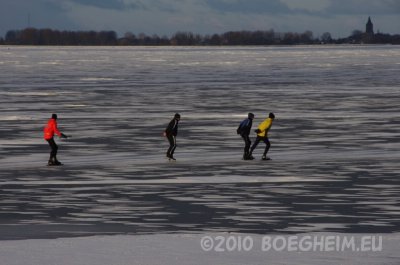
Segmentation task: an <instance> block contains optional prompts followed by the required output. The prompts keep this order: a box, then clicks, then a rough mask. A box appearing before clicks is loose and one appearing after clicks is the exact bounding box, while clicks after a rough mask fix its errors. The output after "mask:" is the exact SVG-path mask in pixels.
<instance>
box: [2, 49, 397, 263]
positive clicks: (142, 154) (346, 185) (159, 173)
mask: <svg viewBox="0 0 400 265" xmlns="http://www.w3.org/2000/svg"><path fill="white" fill-rule="evenodd" d="M399 57H400V48H399V47H396V46H337V47H332V46H324V47H321V46H319V47H307V46H304V47H157V48H155V47H153V48H147V47H14V46H13V47H4V46H3V47H0V139H1V140H0V187H1V189H0V196H1V197H0V199H1V200H0V239H2V240H5V239H7V240H13V239H20V240H24V241H19V242H15V244H16V245H15V246H19V245H18V244H22V245H20V246H23V247H22V248H25V247H26V248H27V249H28V250H29V247H30V246H29V244H31V243H30V242H33V241H25V240H26V239H37V238H40V239H46V238H48V239H49V238H59V237H78V236H87V235H90V236H96V235H97V236H99V235H120V234H129V235H136V236H137V235H138V234H150V237H149V238H145V240H149V242H151V243H149V244H145V243H143V244H144V245H145V246H147V247H149V246H151V245H152V244H153V243H152V240H158V239H159V238H158V237H157V235H159V234H161V233H179V234H180V235H187V234H192V233H207V232H239V233H255V234H270V233H315V232H340V233H347V234H349V233H388V234H389V235H390V234H391V233H398V232H399V230H400V229H399V227H400V219H399V207H398V205H399V204H400V198H399V194H400V193H399V191H400V183H399V178H398V177H399V172H400V166H399V161H400V152H399V151H400V140H399V139H400V138H399V137H398V135H399V133H398V131H399V130H398V127H399V124H400V120H399V113H400V107H399V104H398V102H399V91H398V89H399V86H398V84H400V75H399V74H398V73H399V70H400V65H399V63H398V58H399ZM176 112H179V113H180V114H181V115H182V120H181V122H180V128H179V135H178V148H177V151H176V157H177V158H178V162H176V163H170V162H168V161H167V160H166V159H165V158H164V156H165V152H166V149H167V146H168V144H167V141H166V140H165V139H164V138H163V137H162V132H163V130H164V129H165V127H166V125H167V124H168V122H169V120H170V119H171V118H172V117H173V115H174V113H176ZM248 112H253V113H254V114H255V116H256V118H255V120H254V127H256V126H257V125H258V123H260V122H261V121H262V120H263V119H264V118H266V116H267V115H268V113H269V112H274V113H275V114H276V120H275V122H274V125H273V127H272V129H271V132H270V140H271V142H272V148H271V150H270V153H269V156H271V157H272V160H271V161H267V162H265V161H260V160H259V159H260V156H261V154H262V149H263V145H262V144H260V145H259V147H258V148H257V149H256V151H255V156H256V158H257V159H256V160H254V161H243V160H241V156H242V150H243V142H242V139H241V138H240V137H239V136H238V135H237V134H236V128H237V126H238V124H239V123H240V121H241V120H242V119H244V117H246V115H247V113H248ZM51 113H57V114H58V115H59V127H60V129H61V131H62V132H64V133H65V134H67V135H69V136H71V137H70V138H69V139H67V140H60V139H56V141H57V143H58V145H59V147H60V149H59V159H60V160H61V161H62V162H64V163H65V165H64V166H63V167H58V168H54V167H46V166H45V165H46V162H47V159H48V152H49V148H48V146H47V143H46V142H45V141H44V140H42V129H43V126H44V125H45V123H46V121H47V119H48V118H49V117H50V116H51ZM251 136H252V139H254V136H255V135H254V134H253V135H251ZM169 236H171V235H166V236H165V238H164V236H162V237H161V238H163V239H162V240H165V241H168V240H170V238H168V237H169ZM189 237H190V236H189ZM137 238H141V237H136V238H134V239H132V240H136V239H137ZM103 239H104V240H111V241H113V240H114V239H116V241H119V240H122V241H123V240H124V239H123V238H122V239H121V238H118V237H115V238H110V239H108V238H107V239H105V238H101V239H99V237H93V238H88V239H81V238H80V239H77V240H76V241H74V239H68V240H66V241H64V239H59V240H55V241H50V240H49V241H39V242H41V243H43V245H42V246H46V244H65V242H67V244H73V245H75V244H78V246H79V244H85V243H88V244H89V245H90V244H91V243H90V241H91V240H93V241H97V240H103ZM141 239H143V238H141ZM69 240H71V241H69ZM81 240H82V241H81ZM86 240H89V241H86ZM125 240H131V239H130V238H129V239H126V238H125ZM72 242H73V243H72ZM79 242H82V243H79ZM0 243H2V244H6V242H4V241H3V242H0ZM9 243H11V248H12V246H13V244H14V241H9ZM110 243H112V244H113V243H115V242H110ZM24 244H28V245H24ZM116 244H117V243H116ZM140 244H142V243H140ZM40 245H41V244H38V245H37V244H34V246H38V247H39V248H40ZM183 245H184V244H183ZM3 246H6V245H3ZM92 246H93V249H96V248H98V246H96V245H95V244H94V245H92ZM8 247H10V245H8ZM99 247H101V246H99ZM103 247H104V248H105V246H103ZM391 247H393V246H391ZM43 248H44V247H43ZM390 249H392V250H393V248H389V251H390ZM0 251H1V250H0ZM32 251H33V252H35V251H37V249H36V250H35V249H32ZM69 251H74V249H67V251H66V254H65V253H64V252H63V250H61V252H62V253H61V254H60V255H66V256H71V254H70V252H69ZM168 251H172V252H171V253H172V254H175V253H176V252H174V251H173V250H171V249H165V252H164V253H167V252H168ZM175 251H176V250H175ZM196 251H197V249H196ZM9 253H11V252H8V254H9ZM26 253H29V251H27V252H26ZM94 253H95V254H98V255H99V258H96V257H95V256H96V255H95V254H94V255H93V256H91V257H89V258H88V259H87V260H91V261H93V263H94V262H96V261H98V262H99V263H98V264H102V263H101V262H102V259H101V257H103V256H101V255H102V254H99V253H98V252H97V251H95V252H94ZM144 253H145V254H148V253H146V252H144ZM189 253H191V252H189ZM394 253H397V251H394V250H393V251H392V252H390V255H392V256H393V255H394ZM129 254H131V253H129ZM172 254H171V255H172ZM203 254H204V253H202V254H199V256H201V257H202V258H204V257H205V255H203ZM0 256H1V257H2V258H3V255H0ZM6 256H7V257H8V258H10V259H12V257H13V255H11V254H10V255H6ZM33 256H35V255H33ZM23 257H24V256H21V259H23ZM170 257H172V256H170ZM195 257H196V256H195ZM290 257H291V256H290ZM379 257H381V258H382V257H383V256H379ZM147 258H149V257H148V256H147ZM187 258H188V259H190V257H187ZM234 258H235V259H236V258H237V259H238V260H242V261H243V260H246V259H241V258H240V257H238V256H234ZM246 258H248V259H249V260H250V261H251V259H250V258H249V257H247V256H246ZM262 258H265V256H263V257H262ZM291 258H292V257H291ZM299 258H300V260H301V257H295V259H296V260H299ZM314 258H315V260H318V259H323V257H322V256H319V255H316V256H315V257H311V259H310V263H307V262H304V264H321V263H318V262H317V261H315V260H313V259H314ZM41 259H42V257H37V260H38V263H37V264H46V263H45V262H44V261H43V260H41ZM144 259H145V258H144ZM159 259H160V257H159V256H157V255H156V256H155V258H154V260H150V262H149V263H148V262H146V264H150V263H152V264H158V263H157V261H158V260H159ZM221 259H222V258H221ZM235 259H232V260H230V261H232V262H230V263H229V262H227V261H226V260H225V259H222V260H218V259H217V262H216V263H214V264H217V263H218V264H235V263H234V262H233V260H235ZM289 259H290V258H288V259H286V257H284V258H283V261H280V260H279V259H277V262H276V263H275V264H280V263H282V264H291V263H290V262H291V261H289ZM331 259H332V260H333V261H336V260H339V261H342V262H341V264H346V262H344V260H343V259H342V258H341V257H338V256H335V255H333V256H332V257H331ZM60 260H63V259H62V258H61V259H60ZM84 260H85V261H87V260H86V259H84ZM104 260H107V259H104ZM304 260H307V258H306V257H304ZM17 261H18V260H16V261H15V262H17ZM20 261H21V260H20ZM152 261H153V262H152ZM363 261H365V260H363ZM372 261H374V260H373V259H371V263H370V264H373V263H372ZM382 261H383V262H381V263H379V264H385V262H386V263H387V264H391V263H390V262H391V260H390V259H387V260H385V259H382ZM40 262H44V263H40ZM50 262H51V259H50ZM73 262H74V261H71V262H70V263H68V264H73ZM118 262H120V261H116V262H115V263H114V264H119V263H118ZM121 262H122V264H123V262H125V261H121ZM176 262H177V263H172V262H171V263H170V264H180V263H179V262H181V264H190V262H188V263H182V261H179V260H178V261H176ZM194 262H195V261H193V264H196V263H194ZM235 262H236V261H235ZM257 262H259V263H260V264H264V262H261V261H259V260H258V259H255V260H254V262H253V263H255V264H256V263H257ZM312 262H314V263H312ZM357 262H358V261H357ZM357 262H354V263H348V264H357ZM365 262H370V261H369V260H367V261H365ZM77 263H78V261H77ZM242 263H246V262H242ZM8 264H16V263H12V262H11V261H10V263H8ZM20 264H26V263H23V262H22V261H21V263H20ZM32 264H34V263H32ZM57 264H58V263H57ZM87 264H90V263H87ZM133 264H135V263H133ZM137 264H140V263H137ZM141 264H144V263H141ZM208 264H212V263H208ZM324 264H328V263H324ZM359 264H368V263H362V262H361V261H360V262H359Z"/></svg>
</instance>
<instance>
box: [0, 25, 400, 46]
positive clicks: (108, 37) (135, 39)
mask: <svg viewBox="0 0 400 265" xmlns="http://www.w3.org/2000/svg"><path fill="white" fill-rule="evenodd" d="M299 44H306V45H310V44H400V35H390V34H382V33H377V34H368V33H364V32H362V31H360V30H355V31H353V33H352V35H351V36H349V37H347V38H341V39H333V38H332V37H331V34H330V33H329V32H326V33H324V34H322V35H321V36H320V37H317V38H315V37H314V36H313V33H312V32H311V31H305V32H304V33H293V32H286V33H277V32H274V30H272V29H271V30H268V31H229V32H226V33H222V34H213V35H204V36H202V35H199V34H194V33H192V32H177V33H175V34H174V35H173V36H172V37H166V36H163V37H159V36H158V35H152V36H148V35H146V34H144V33H141V34H139V35H135V34H133V33H126V34H125V35H124V37H122V38H118V36H117V33H116V32H114V31H99V32H97V31H59V30H52V29H36V28H26V29H23V30H10V31H8V32H7V34H6V36H5V38H4V39H3V38H0V45H60V46H195V45H198V46H200V45H216V46H222V45H299Z"/></svg>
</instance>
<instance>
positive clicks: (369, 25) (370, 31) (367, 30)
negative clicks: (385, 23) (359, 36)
mask: <svg viewBox="0 0 400 265" xmlns="http://www.w3.org/2000/svg"><path fill="white" fill-rule="evenodd" d="M365 33H367V34H374V24H372V21H371V17H368V22H367V25H366V27H365Z"/></svg>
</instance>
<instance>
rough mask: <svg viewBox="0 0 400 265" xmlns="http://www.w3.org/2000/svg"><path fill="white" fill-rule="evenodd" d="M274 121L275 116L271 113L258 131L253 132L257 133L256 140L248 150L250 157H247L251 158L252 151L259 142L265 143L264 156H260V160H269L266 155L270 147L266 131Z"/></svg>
mask: <svg viewBox="0 0 400 265" xmlns="http://www.w3.org/2000/svg"><path fill="white" fill-rule="evenodd" d="M274 119H275V115H274V114H273V113H272V112H271V113H270V114H269V116H268V118H267V119H265V120H264V121H263V122H262V123H261V124H260V125H259V126H258V129H257V130H255V132H256V133H257V138H256V140H255V141H254V144H253V145H252V147H251V149H250V155H249V157H251V158H253V156H252V153H253V151H254V149H255V148H256V147H257V145H258V143H259V142H260V141H263V142H264V143H265V150H264V154H263V156H262V158H261V159H262V160H269V159H270V158H269V157H267V153H268V150H269V148H270V147H271V143H270V142H269V139H268V131H269V129H270V128H271V126H272V122H273V121H274Z"/></svg>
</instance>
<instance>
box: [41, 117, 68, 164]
mask: <svg viewBox="0 0 400 265" xmlns="http://www.w3.org/2000/svg"><path fill="white" fill-rule="evenodd" d="M43 132H44V139H45V140H46V141H47V142H48V143H49V145H50V148H51V152H50V159H49V162H48V165H49V166H59V165H62V164H61V163H60V161H58V160H57V151H58V146H57V144H56V142H55V141H54V134H57V135H58V136H59V137H60V138H68V137H67V136H66V135H65V134H63V133H61V132H60V131H59V130H58V128H57V114H52V115H51V119H49V121H48V122H47V125H46V126H45V127H44V129H43Z"/></svg>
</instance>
